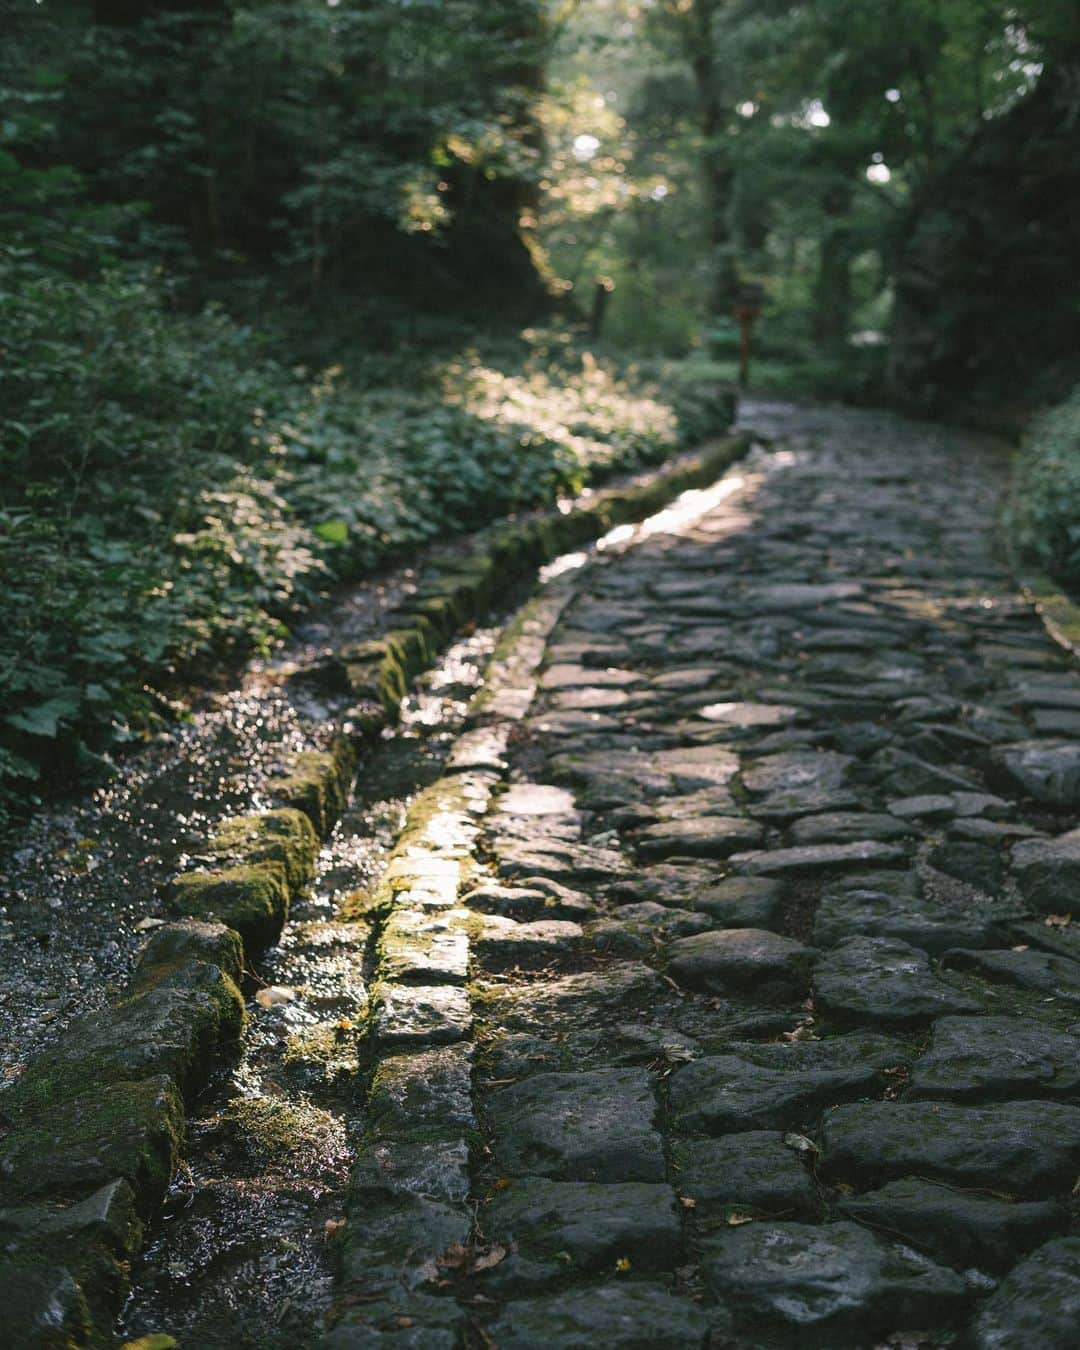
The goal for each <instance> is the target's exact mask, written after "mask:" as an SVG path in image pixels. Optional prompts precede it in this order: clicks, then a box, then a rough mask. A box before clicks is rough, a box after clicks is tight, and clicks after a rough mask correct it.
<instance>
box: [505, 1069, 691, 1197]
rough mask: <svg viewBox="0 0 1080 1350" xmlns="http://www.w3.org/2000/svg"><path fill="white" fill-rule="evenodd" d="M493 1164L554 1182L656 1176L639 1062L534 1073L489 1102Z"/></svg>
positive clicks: (660, 1170) (658, 1164)
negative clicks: (636, 1066)
mask: <svg viewBox="0 0 1080 1350" xmlns="http://www.w3.org/2000/svg"><path fill="white" fill-rule="evenodd" d="M488 1111H489V1115H490V1118H491V1120H492V1122H493V1124H494V1129H495V1143H494V1148H495V1157H496V1160H497V1163H498V1166H499V1167H501V1168H502V1169H503V1170H504V1171H505V1172H506V1173H508V1174H509V1175H512V1176H527V1175H529V1174H533V1175H536V1176H544V1177H552V1178H555V1179H556V1180H562V1181H609V1182H610V1181H663V1180H664V1155H663V1146H662V1141H661V1139H660V1135H659V1134H658V1133H657V1131H656V1128H655V1124H654V1120H655V1117H656V1099H655V1097H654V1095H653V1088H652V1082H651V1080H650V1078H649V1075H648V1074H647V1073H646V1072H644V1070H640V1069H596V1070H591V1071H588V1072H584V1073H549V1074H538V1075H537V1076H535V1077H533V1078H529V1079H526V1080H525V1082H523V1083H516V1084H514V1085H513V1086H512V1087H506V1088H502V1089H501V1090H500V1091H498V1092H497V1093H495V1094H494V1095H493V1096H492V1097H491V1099H490V1102H489V1106H488Z"/></svg>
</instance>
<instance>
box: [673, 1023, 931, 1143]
mask: <svg viewBox="0 0 1080 1350" xmlns="http://www.w3.org/2000/svg"><path fill="white" fill-rule="evenodd" d="M911 1059H912V1052H911V1051H910V1050H909V1049H907V1048H906V1047H905V1046H903V1045H902V1044H901V1043H900V1042H897V1041H894V1040H891V1039H889V1038H887V1037H885V1036H877V1035H873V1034H858V1033H853V1034H852V1035H849V1036H836V1037H833V1038H831V1039H829V1040H823V1041H792V1042H788V1043H783V1044H771V1045H770V1044H755V1043H753V1042H745V1041H744V1042H734V1043H732V1044H731V1045H730V1046H729V1047H728V1053H725V1054H721V1055H707V1056H705V1057H704V1058H702V1059H698V1060H695V1061H694V1063H692V1064H687V1065H685V1066H684V1067H683V1068H681V1069H677V1070H676V1071H675V1072H674V1073H673V1074H672V1075H671V1077H670V1078H669V1079H668V1086H669V1093H670V1101H671V1111H672V1115H673V1118H674V1123H675V1128H676V1129H677V1130H678V1131H680V1132H682V1133H684V1134H728V1133H735V1132H737V1131H745V1130H768V1129H774V1130H775V1129H789V1128H790V1129H794V1128H796V1127H801V1126H805V1125H807V1124H811V1123H812V1122H814V1121H815V1120H816V1119H817V1117H818V1116H819V1115H820V1113H821V1112H822V1111H823V1110H824V1109H825V1108H826V1107H828V1106H832V1105H834V1104H835V1103H837V1102H841V1101H856V1100H858V1099H859V1098H862V1097H876V1096H878V1095H879V1094H880V1093H881V1091H882V1090H883V1089H884V1087H885V1085H886V1084H887V1083H889V1082H890V1081H893V1075H890V1073H889V1072H887V1071H888V1070H894V1071H895V1070H900V1069H902V1068H903V1067H904V1066H905V1065H907V1064H908V1063H910V1061H911Z"/></svg>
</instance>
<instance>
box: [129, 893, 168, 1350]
mask: <svg viewBox="0 0 1080 1350" xmlns="http://www.w3.org/2000/svg"><path fill="white" fill-rule="evenodd" d="M164 925H165V920H164V919H151V918H146V919H140V920H139V922H138V923H137V924H136V925H135V931H136V933H146V932H148V931H149V930H150V929H151V928H163V927H164ZM143 1339H144V1340H145V1339H146V1338H145V1337H144V1338H143ZM132 1343H133V1344H134V1342H132Z"/></svg>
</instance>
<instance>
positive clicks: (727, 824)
mask: <svg viewBox="0 0 1080 1350" xmlns="http://www.w3.org/2000/svg"><path fill="white" fill-rule="evenodd" d="M763 833H764V832H763V830H762V828H761V826H760V825H758V824H757V823H756V822H755V821H752V820H747V819H746V818H745V817H744V816H699V817H697V818H696V819H692V820H668V821H662V822H660V823H658V824H656V825H650V826H649V827H648V828H647V829H644V830H642V831H641V832H640V833H639V834H638V835H637V836H636V838H635V841H634V843H635V846H636V848H637V851H638V853H639V854H640V856H641V857H643V858H670V857H686V858H691V857H696V858H727V857H729V856H730V855H731V854H732V853H738V852H739V850H740V849H747V848H754V847H755V846H756V845H757V844H760V843H761V840H762V836H763Z"/></svg>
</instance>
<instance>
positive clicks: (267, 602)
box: [0, 253, 705, 823]
mask: <svg viewBox="0 0 1080 1350" xmlns="http://www.w3.org/2000/svg"><path fill="white" fill-rule="evenodd" d="M0 331H2V332H3V334H4V348H3V352H2V353H0V355H2V358H3V359H2V363H0V410H2V411H0V454H2V457H3V464H4V475H3V483H2V486H0V573H2V575H3V579H4V580H3V591H2V599H0V607H2V608H0V700H2V712H0V823H2V816H3V811H4V809H5V803H7V804H8V805H9V806H10V805H11V803H12V802H13V800H14V799H15V798H16V797H19V796H21V797H23V798H26V797H27V796H28V795H29V794H30V793H31V792H32V791H34V790H36V789H34V787H33V784H34V782H35V780H39V779H42V778H44V779H46V780H56V779H59V780H61V781H63V780H66V779H68V778H70V776H71V773H72V771H73V769H75V768H76V767H78V766H79V765H87V766H92V765H95V764H100V763H101V759H100V757H101V756H102V755H104V754H107V753H108V752H109V751H110V749H112V748H113V747H115V746H116V745H117V744H118V743H121V742H123V741H125V740H130V739H131V738H133V737H137V736H138V735H140V734H141V733H142V732H143V731H144V730H145V729H146V728H147V727H148V726H150V725H152V724H153V722H154V721H155V720H156V717H157V713H156V711H155V709H156V707H157V699H158V696H157V695H156V694H155V693H154V692H153V691H154V690H155V689H160V688H161V687H162V684H163V682H164V681H165V680H166V679H167V677H168V676H169V675H170V673H171V672H176V671H178V670H180V669H190V668H191V665H192V663H193V662H198V661H199V660H201V659H205V658H207V657H208V656H211V655H213V654H215V653H218V652H220V651H221V649H222V648H223V647H233V648H235V649H237V650H241V651H243V650H252V649H256V650H258V649H263V650H265V649H266V648H267V647H268V646H269V645H270V644H271V643H272V642H273V641H274V640H275V639H276V638H277V637H278V636H279V635H281V634H282V633H283V632H284V631H285V630H284V626H283V625H284V624H285V623H286V622H287V621H288V620H289V619H290V617H291V616H292V615H294V614H295V613H296V612H297V611H298V610H299V609H300V608H301V607H303V606H304V605H306V604H308V603H309V602H310V601H311V600H312V599H313V598H314V597H315V596H316V595H317V594H318V593H319V591H320V589H322V588H323V587H324V585H325V584H326V583H327V581H328V580H329V579H330V578H331V577H332V576H336V577H338V578H344V577H350V576H356V575H358V574H360V573H361V572H363V571H365V570H368V569H370V568H372V567H374V566H376V565H377V564H379V563H381V562H383V561H385V560H386V559H387V558H389V557H390V556H392V555H394V554H400V553H402V552H403V551H404V550H407V549H409V548H410V547H413V546H415V545H417V544H419V543H421V542H423V541H425V540H428V539H432V538H434V537H436V536H439V535H445V534H448V533H451V532H454V531H460V530H463V529H468V528H470V527H474V526H477V525H479V524H481V523H483V522H485V521H487V520H490V519H491V518H493V517H494V516H497V515H500V514H506V513H509V512H513V511H517V510H521V509H524V508H527V507H532V506H536V505H540V504H543V503H546V502H550V501H552V500H553V499H554V498H555V497H556V496H557V495H559V494H563V493H572V492H576V491H578V490H580V489H581V488H582V487H583V486H584V485H585V484H586V483H587V482H590V481H594V480H595V479H597V478H598V477H601V476H603V475H605V474H610V473H612V472H616V471H619V470H624V469H633V468H637V467H639V466H642V465H647V464H655V463H657V462H659V461H660V460H662V459H663V458H664V457H665V456H666V455H668V454H670V453H671V452H672V451H673V450H674V449H675V448H677V446H678V445H679V444H680V443H682V442H683V441H684V440H685V439H687V436H688V435H689V436H690V437H692V438H696V437H697V436H699V435H701V434H704V430H705V418H704V413H703V412H702V408H703V407H704V404H699V403H695V398H696V397H697V396H696V395H695V394H694V392H693V391H694V389H695V387H696V386H695V384H694V381H692V380H687V381H686V382H685V383H684V387H680V389H679V391H678V395H677V397H676V396H673V397H671V398H668V397H667V396H665V397H663V398H662V397H660V395H659V394H658V393H656V392H655V391H652V392H650V391H648V390H643V389H642V388H641V387H640V384H641V380H640V377H638V378H637V379H636V380H634V379H631V380H628V379H626V378H623V377H621V376H620V375H619V374H618V373H617V372H616V371H615V370H613V369H612V368H610V367H609V366H608V365H605V364H601V363H599V362H597V361H596V360H594V359H593V358H592V357H591V356H589V355H588V354H587V353H586V354H584V355H582V354H580V353H577V352H574V351H573V350H572V349H567V348H565V347H564V348H563V349H561V350H560V351H558V352H557V353H556V354H555V356H554V358H553V357H552V353H551V352H550V351H549V350H547V349H546V348H544V347H542V346H539V345H538V346H537V348H536V351H535V354H534V355H532V356H530V355H529V349H528V348H523V347H522V346H521V344H520V343H516V344H514V345H513V346H509V345H507V344H505V343H504V345H503V347H502V348H501V349H499V348H496V349H495V350H494V351H492V352H489V353H487V354H486V355H485V356H484V357H483V358H482V357H481V356H480V355H479V354H477V353H476V352H464V353H462V352H460V351H459V352H457V353H452V354H451V355H449V356H448V357H444V358H441V359H437V360H435V359H433V358H432V357H431V355H430V354H428V355H427V356H421V355H419V354H414V355H413V357H412V359H411V363H410V360H408V359H406V358H399V359H397V360H396V361H392V360H389V359H387V357H386V356H385V355H384V354H371V355H365V354H363V352H361V353H359V354H357V353H355V352H354V353H353V359H352V362H351V369H350V371H349V374H348V376H347V375H346V373H345V371H344V370H343V369H342V367H341V366H336V367H331V368H329V369H328V370H326V371H324V372H322V373H321V374H319V375H318V376H316V377H311V376H309V375H307V374H306V373H305V372H304V371H303V370H301V369H289V368H287V367H286V366H284V365H283V364H282V363H281V362H280V361H277V360H274V359H272V358H271V357H270V356H268V355H267V354H266V353H265V352H264V351H262V350H261V349H260V347H259V345H258V343H257V342H256V341H255V339H254V337H253V335H252V334H251V333H250V332H249V331H248V330H246V329H245V328H243V327H241V326H239V325H238V324H237V323H235V322H234V321H232V320H230V319H228V318H227V317H226V316H224V315H223V314H222V313H219V312H214V311H212V310H211V311H208V312H206V313H203V314H199V315H185V314H182V313H178V312H176V311H175V310H174V309H173V308H172V306H171V303H170V297H169V293H168V291H167V290H166V289H164V288H163V287H162V286H161V285H160V283H159V282H157V281H156V280H155V279H154V278H150V277H148V276H146V275H144V274H138V273H132V272H130V271H128V272H123V271H121V270H113V271H112V272H109V273H106V274H104V275H101V276H99V277H97V278H91V279H87V278H79V277H73V276H65V275H62V274H60V273H59V272H56V271H52V270H45V269H42V268H40V267H38V266H32V265H31V264H30V263H29V262H28V261H27V260H26V258H25V256H24V255H22V254H19V255H17V256H12V254H10V253H9V254H8V255H7V257H6V259H5V258H4V257H3V256H0ZM676 383H678V382H677V381H676V380H674V378H672V380H671V385H672V388H674V386H675V384H676ZM680 400H681V403H680ZM676 405H679V406H681V408H682V412H681V413H680V415H679V416H677V415H676V412H675V411H674V406H676ZM680 417H682V418H683V420H684V425H680ZM45 785H47V783H46V784H45Z"/></svg>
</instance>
